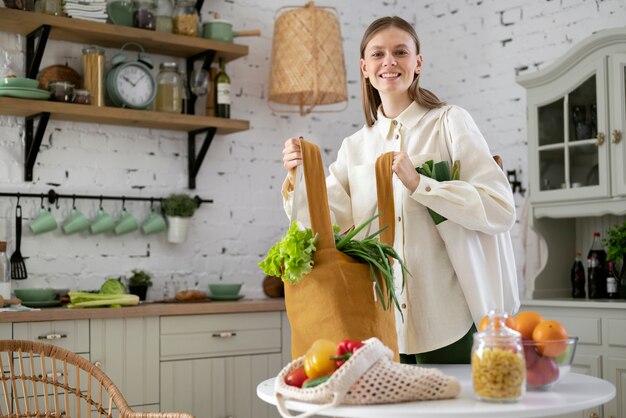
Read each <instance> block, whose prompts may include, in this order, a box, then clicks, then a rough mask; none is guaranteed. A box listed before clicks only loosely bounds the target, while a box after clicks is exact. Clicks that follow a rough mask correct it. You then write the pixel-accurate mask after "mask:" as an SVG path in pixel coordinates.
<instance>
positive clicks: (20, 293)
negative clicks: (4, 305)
mask: <svg viewBox="0 0 626 418" xmlns="http://www.w3.org/2000/svg"><path fill="white" fill-rule="evenodd" d="M13 291H14V292H15V296H16V297H17V298H19V299H21V300H22V301H27V302H45V301H50V300H53V299H54V296H55V291H54V289H52V288H39V287H34V288H27V289H14V290H13Z"/></svg>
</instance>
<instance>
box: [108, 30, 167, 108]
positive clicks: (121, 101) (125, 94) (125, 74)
mask: <svg viewBox="0 0 626 418" xmlns="http://www.w3.org/2000/svg"><path fill="white" fill-rule="evenodd" d="M129 45H135V46H137V47H139V49H141V52H138V53H137V59H136V60H130V59H127V58H126V56H125V55H124V53H123V52H120V53H118V54H116V55H115V56H114V57H113V58H111V69H110V70H109V72H108V74H107V77H106V92H107V96H108V97H109V101H110V102H111V104H112V105H113V106H116V107H129V108H131V109H146V108H147V107H149V106H150V105H151V104H152V101H153V100H154V97H155V96H156V89H157V84H156V78H155V76H154V75H153V74H152V69H153V68H154V66H153V65H152V61H151V60H150V58H148V57H146V56H145V55H144V49H143V47H142V46H141V45H139V44H138V43H135V42H127V43H125V44H124V45H123V46H122V48H121V50H122V51H124V48H126V47H127V46H129Z"/></svg>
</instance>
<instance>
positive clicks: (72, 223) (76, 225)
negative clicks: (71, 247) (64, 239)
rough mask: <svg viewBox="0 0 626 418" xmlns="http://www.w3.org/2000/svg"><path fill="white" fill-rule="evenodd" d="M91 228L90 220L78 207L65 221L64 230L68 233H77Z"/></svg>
mask: <svg viewBox="0 0 626 418" xmlns="http://www.w3.org/2000/svg"><path fill="white" fill-rule="evenodd" d="M87 228H89V220H88V219H87V217H86V216H85V215H83V214H82V212H81V211H79V210H78V209H74V210H72V212H71V213H70V216H68V217H67V219H66V220H65V222H63V227H62V228H61V229H63V232H64V233H65V234H66V235H70V234H75V233H77V232H80V231H83V230H85V229H87Z"/></svg>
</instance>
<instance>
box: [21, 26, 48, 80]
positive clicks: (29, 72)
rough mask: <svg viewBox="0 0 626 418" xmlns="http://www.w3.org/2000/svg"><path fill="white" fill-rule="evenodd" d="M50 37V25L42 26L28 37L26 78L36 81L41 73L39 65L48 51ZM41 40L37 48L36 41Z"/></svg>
mask: <svg viewBox="0 0 626 418" xmlns="http://www.w3.org/2000/svg"><path fill="white" fill-rule="evenodd" d="M49 35H50V25H41V26H39V27H38V28H37V29H35V30H34V31H32V32H31V33H29V34H27V35H26V65H25V66H24V68H26V77H27V78H32V79H36V78H37V74H38V73H39V65H40V64H41V58H42V57H43V52H44V51H45V49H46V43H47V42H48V36H49ZM37 38H39V42H37V46H36V47H35V41H36V40H37Z"/></svg>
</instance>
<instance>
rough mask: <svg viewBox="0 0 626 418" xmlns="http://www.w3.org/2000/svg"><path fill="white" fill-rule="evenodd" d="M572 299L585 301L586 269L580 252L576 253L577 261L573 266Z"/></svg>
mask: <svg viewBox="0 0 626 418" xmlns="http://www.w3.org/2000/svg"><path fill="white" fill-rule="evenodd" d="M571 278H572V297H573V298H582V299H584V298H585V297H586V296H587V295H586V293H585V267H584V266H583V263H582V261H581V254H580V251H577V252H576V259H575V260H574V265H573V266H572V275H571Z"/></svg>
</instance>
